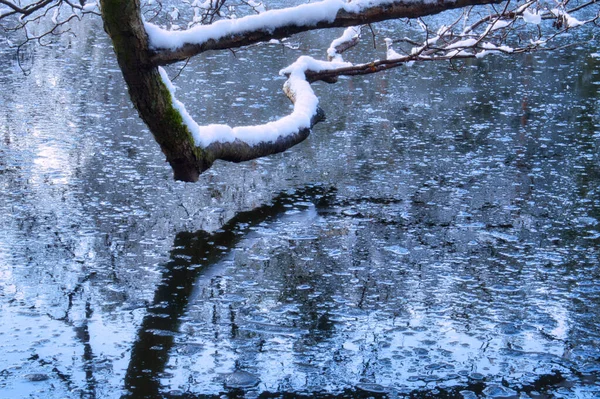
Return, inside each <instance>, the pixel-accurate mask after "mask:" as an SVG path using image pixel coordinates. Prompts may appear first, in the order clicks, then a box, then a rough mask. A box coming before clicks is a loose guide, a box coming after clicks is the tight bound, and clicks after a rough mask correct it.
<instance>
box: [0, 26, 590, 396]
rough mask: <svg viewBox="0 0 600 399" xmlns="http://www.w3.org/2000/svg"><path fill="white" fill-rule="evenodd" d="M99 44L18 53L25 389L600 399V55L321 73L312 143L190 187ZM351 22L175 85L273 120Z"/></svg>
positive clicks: (213, 115)
mask: <svg viewBox="0 0 600 399" xmlns="http://www.w3.org/2000/svg"><path fill="white" fill-rule="evenodd" d="M395 28H397V26H395V25H393V24H390V25H381V26H379V27H378V28H377V29H378V33H379V35H380V37H381V38H383V37H385V36H388V35H392V34H393V32H392V31H391V29H395ZM75 31H76V33H77V37H70V36H69V37H65V38H63V42H61V43H60V45H58V46H50V47H39V46H32V47H29V48H27V51H26V52H24V53H23V54H21V60H20V61H21V64H22V65H23V66H24V67H25V68H26V69H27V70H28V74H26V75H25V74H23V73H22V71H21V70H20V69H19V66H18V63H17V60H16V58H15V57H16V55H15V53H14V50H13V49H10V48H6V47H3V48H0V59H1V60H2V64H3V65H4V68H3V72H2V73H1V74H0V85H1V87H2V88H3V89H2V91H1V92H0V106H1V107H0V109H1V111H0V118H1V121H2V122H1V123H0V139H1V140H0V186H1V187H2V193H1V194H0V226H1V229H0V307H1V312H0V353H2V356H0V397H2V398H29V397H32V398H33V397H35V398H119V397H131V398H142V397H149V398H154V397H169V398H200V397H213V396H214V397H219V396H222V395H227V396H230V397H265V398H267V397H290V398H291V397H331V398H333V397H363V396H364V397H370V396H374V397H381V396H388V397H405V396H410V397H459V398H477V397H489V398H499V397H503V398H506V397H509V398H554V397H556V398H597V397H600V379H599V377H600V283H598V278H599V277H600V260H599V251H598V247H599V245H600V151H599V148H600V96H599V94H598V88H599V87H600V68H599V66H600V58H598V56H597V53H598V48H597V44H596V43H597V42H583V43H584V44H582V45H581V46H579V47H571V48H568V49H563V50H560V51H557V52H553V53H538V54H535V55H525V56H519V57H510V58H509V57H504V56H495V57H488V58H484V59H482V60H477V61H476V62H470V63H462V64H457V65H455V67H456V68H454V69H452V68H449V65H448V64H429V65H415V66H413V67H410V68H401V69H397V70H395V71H391V72H389V73H385V74H380V75H377V76H372V77H367V78H357V79H341V80H340V82H338V83H337V84H335V85H325V84H315V85H314V86H315V90H316V92H317V94H318V95H319V97H320V100H321V104H322V107H323V108H324V110H325V112H326V114H327V120H326V121H325V122H323V123H321V124H319V125H317V126H316V127H315V129H314V131H313V134H312V135H311V137H310V138H309V139H308V140H306V141H305V142H304V143H302V144H300V145H298V146H297V147H295V148H293V149H291V150H290V151H288V152H286V153H284V154H280V155H276V156H271V157H268V158H265V159H261V160H257V161H253V162H248V163H245V164H240V165H235V164H228V163H217V164H216V165H215V166H214V168H212V169H211V170H210V171H208V172H206V173H205V174H204V175H202V176H201V178H200V181H199V182H198V183H196V184H184V183H179V182H174V181H172V178H171V171H170V169H169V168H168V166H167V165H166V164H165V162H164V159H163V156H162V154H161V153H160V150H159V148H158V146H157V145H156V144H155V143H154V142H153V141H152V138H151V135H150V133H149V132H148V131H147V129H146V128H145V126H144V125H143V124H142V122H141V121H140V120H139V118H138V117H137V114H136V112H135V110H134V109H133V107H132V105H131V104H130V102H129V100H128V97H127V94H126V90H125V88H124V83H123V81H122V78H121V76H120V71H119V70H118V67H117V66H116V63H115V60H114V56H113V54H112V50H111V48H110V45H109V42H108V40H107V38H106V37H105V35H104V34H103V32H102V29H101V27H100V25H99V24H86V25H83V26H79V27H75ZM339 33H340V32H339V31H337V30H334V31H328V32H325V33H321V34H318V35H300V36H298V37H296V38H294V39H293V40H292V42H293V44H294V45H297V46H298V47H299V50H294V49H291V48H287V47H282V46H280V45H263V46H256V47H253V48H250V49H246V50H240V51H238V52H236V54H235V55H234V54H231V53H218V54H216V53H210V54H205V55H202V56H200V57H197V59H194V60H193V61H192V62H190V64H189V65H188V66H187V67H186V68H185V69H184V70H183V72H182V73H181V76H180V77H179V78H177V80H176V81H175V83H176V84H177V85H179V86H180V88H181V89H180V93H181V94H180V96H181V99H184V100H185V102H186V104H187V106H188V109H189V110H190V111H191V112H192V114H194V116H196V117H197V118H198V119H200V120H202V121H205V122H206V123H217V122H229V123H232V124H243V123H252V124H256V123H261V122H264V121H268V120H272V119H274V118H276V117H278V116H282V115H284V114H285V113H286V112H288V111H289V109H290V105H289V102H288V101H287V99H286V98H285V96H284V95H283V94H282V93H281V85H282V84H283V78H281V77H279V76H278V75H277V72H278V70H279V69H281V68H283V67H285V66H287V65H288V64H289V63H290V62H291V61H292V60H293V59H295V58H296V57H297V56H298V55H300V54H307V53H308V54H312V55H315V56H319V57H321V53H322V52H323V51H322V50H318V48H319V47H317V50H310V49H309V48H308V44H311V45H314V44H316V45H317V46H320V48H321V49H322V48H326V47H327V43H328V42H329V41H331V40H332V39H333V38H335V37H336V36H337V35H338V34H339ZM366 36H367V35H366ZM383 51H384V48H383V46H379V47H378V48H377V49H376V50H373V49H372V43H371V38H370V37H365V40H364V43H363V44H362V45H361V47H360V48H358V49H356V50H353V52H352V53H351V54H349V55H348V57H349V58H351V59H352V58H355V59H356V60H359V59H365V58H366V57H373V56H374V55H375V56H376V57H381V56H382V54H383ZM367 59H368V58H367ZM177 71H178V70H177V68H172V69H170V70H169V73H170V74H171V76H174V75H175V74H177Z"/></svg>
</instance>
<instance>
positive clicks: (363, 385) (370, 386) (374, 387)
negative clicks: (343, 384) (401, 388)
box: [356, 382, 387, 393]
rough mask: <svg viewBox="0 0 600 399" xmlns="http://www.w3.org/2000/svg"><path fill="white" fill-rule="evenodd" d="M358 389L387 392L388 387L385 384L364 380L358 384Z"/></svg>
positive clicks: (369, 391)
mask: <svg viewBox="0 0 600 399" xmlns="http://www.w3.org/2000/svg"><path fill="white" fill-rule="evenodd" d="M356 389H358V390H359V391H364V392H368V393H386V392H387V389H386V388H385V387H384V386H383V385H379V384H373V383H369V382H364V383H360V384H357V385H356Z"/></svg>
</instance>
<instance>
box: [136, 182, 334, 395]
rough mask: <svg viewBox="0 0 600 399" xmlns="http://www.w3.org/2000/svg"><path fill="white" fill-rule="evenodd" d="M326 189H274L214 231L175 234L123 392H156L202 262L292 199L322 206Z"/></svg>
mask: <svg viewBox="0 0 600 399" xmlns="http://www.w3.org/2000/svg"><path fill="white" fill-rule="evenodd" d="M332 194H333V190H332V189H328V188H325V187H321V186H308V187H306V188H304V189H301V190H296V191H292V192H284V193H281V194H279V195H278V196H277V197H275V199H274V200H273V202H272V203H271V204H269V205H263V206H261V207H258V208H256V209H253V210H250V211H246V212H241V213H238V214H237V215H236V216H235V217H234V218H232V219H231V220H229V222H227V223H226V224H225V225H224V226H223V227H222V228H221V229H219V230H217V231H216V232H214V233H212V234H211V233H207V232H205V231H202V230H200V231H197V232H194V233H190V232H183V233H179V234H178V235H177V237H176V238H175V242H174V244H173V250H172V251H171V254H170V261H169V262H168V263H167V264H166V265H165V270H164V272H163V276H162V282H161V284H159V285H158V288H157V290H156V292H155V295H154V300H153V302H152V305H151V306H150V307H149V308H148V313H147V315H146V316H145V317H144V320H143V322H142V324H141V326H140V328H139V331H138V335H137V339H136V341H135V343H134V345H133V349H132V352H131V360H130V363H129V367H128V369H127V374H126V376H125V388H126V389H127V390H128V391H129V392H128V393H127V394H126V395H125V396H126V397H131V398H150V397H160V395H159V393H160V389H161V383H160V374H161V373H162V372H163V371H164V369H165V366H166V364H167V361H168V360H169V352H170V350H171V348H172V347H173V342H174V336H175V334H176V333H177V331H178V329H179V326H180V324H181V317H182V316H183V315H184V314H185V312H186V307H187V305H188V302H189V299H190V296H191V295H192V292H193V290H194V285H195V282H196V281H197V279H198V278H199V277H201V276H202V275H203V273H204V272H205V270H206V267H207V266H209V265H212V264H215V263H216V262H218V261H219V260H220V259H221V258H222V257H223V256H224V255H225V254H226V253H227V252H228V251H229V250H231V249H233V248H234V247H235V246H236V244H237V243H238V242H239V241H241V240H242V239H243V238H244V237H245V235H246V234H247V233H248V232H249V230H250V229H251V228H252V227H253V226H256V225H258V224H260V223H262V222H265V221H269V220H273V219H276V218H277V217H278V216H280V215H282V214H283V213H284V212H285V211H286V210H288V209H289V208H288V207H289V206H290V205H292V204H293V203H294V202H297V201H311V202H314V203H315V205H316V206H318V207H326V206H327V204H328V199H329V198H330V196H331V195H332Z"/></svg>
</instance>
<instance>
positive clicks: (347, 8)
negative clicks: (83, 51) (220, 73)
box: [146, 0, 501, 65]
mask: <svg viewBox="0 0 600 399" xmlns="http://www.w3.org/2000/svg"><path fill="white" fill-rule="evenodd" d="M500 2H501V0H440V1H437V2H428V1H425V0H422V1H404V0H393V1H392V0H390V2H389V3H378V4H377V5H376V6H372V5H369V2H366V1H361V0H355V1H353V2H349V3H346V2H344V1H342V0H324V1H322V2H318V3H311V4H304V5H302V6H298V7H294V8H288V9H283V10H272V11H267V12H264V13H262V14H258V15H250V16H247V17H244V18H240V19H236V20H222V21H218V22H215V23H213V24H211V25H202V26H197V27H194V28H192V29H188V30H187V31H178V32H168V31H164V30H162V29H160V28H159V27H157V26H155V25H152V24H146V30H147V31H148V35H149V37H150V45H151V50H152V51H153V52H154V54H153V56H152V62H153V63H154V64H155V65H168V64H172V63H175V62H178V61H182V60H185V59H186V58H189V57H192V56H194V55H197V54H200V53H202V52H205V51H208V50H223V49H230V48H237V47H242V46H248V45H250V44H254V43H258V42H264V41H269V40H271V39H282V38H284V37H288V36H291V35H293V34H296V33H300V32H306V31H311V30H316V29H325V28H336V27H349V26H356V25H365V24H370V23H374V22H381V21H385V20H390V19H399V18H416V17H422V16H425V15H432V14H437V13H440V12H442V11H446V10H450V9H455V8H462V7H467V6H472V5H482V4H490V3H500ZM313 9H314V10H313ZM311 12H312V13H314V15H318V16H320V17H319V18H316V19H310V20H308V21H304V22H303V21H302V19H301V18H298V13H302V14H303V15H304V13H306V14H308V13H311Z"/></svg>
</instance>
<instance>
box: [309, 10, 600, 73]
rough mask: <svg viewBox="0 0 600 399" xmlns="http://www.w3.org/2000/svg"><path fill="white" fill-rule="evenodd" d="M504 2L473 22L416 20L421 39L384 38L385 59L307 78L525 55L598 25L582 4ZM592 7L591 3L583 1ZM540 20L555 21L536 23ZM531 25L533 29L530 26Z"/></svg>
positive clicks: (596, 17)
mask: <svg viewBox="0 0 600 399" xmlns="http://www.w3.org/2000/svg"><path fill="white" fill-rule="evenodd" d="M514 3H515V2H512V3H511V2H510V1H508V2H506V3H505V5H504V8H503V10H501V11H499V12H494V13H490V14H488V15H485V16H483V17H480V18H479V19H477V20H475V21H474V22H471V23H469V19H470V17H471V10H465V12H463V14H462V15H461V16H460V17H458V18H457V19H455V20H454V21H453V22H452V23H450V24H449V25H443V26H441V27H439V28H438V29H437V30H434V29H430V27H429V26H427V24H425V23H424V22H423V21H422V20H418V21H417V22H418V24H419V26H420V27H421V29H422V30H423V32H424V33H425V36H426V37H425V40H423V41H418V40H413V39H409V38H401V39H396V40H392V39H390V38H386V39H385V44H386V49H387V51H386V59H384V60H374V61H372V62H367V63H362V64H355V65H350V66H343V67H341V68H332V69H328V70H323V69H320V70H310V69H309V70H306V72H305V74H306V78H307V79H308V81H309V82H314V81H318V80H323V81H326V82H333V81H335V79H336V78H337V77H338V76H342V75H345V76H357V75H367V74H372V73H377V72H381V71H384V70H387V69H392V68H396V67H399V66H401V65H407V66H410V65H412V64H414V63H415V62H424V61H443V60H446V61H452V60H457V59H466V58H482V57H484V56H486V55H488V54H493V53H496V54H499V53H500V54H501V53H504V54H510V53H515V54H518V53H525V52H533V51H538V50H553V49H555V48H556V47H552V43H553V42H554V41H556V39H557V38H559V37H560V36H562V35H564V34H565V33H567V32H568V31H570V30H572V29H573V28H578V27H582V26H585V25H597V23H598V21H599V20H600V12H599V11H598V10H596V11H595V14H591V15H590V13H588V18H587V19H582V20H579V19H576V18H575V17H573V16H572V13H573V12H575V11H578V10H579V9H581V8H583V7H582V6H581V5H580V6H578V7H577V8H575V9H571V10H568V11H567V10H565V9H564V7H563V8H554V9H545V8H544V7H543V6H542V3H540V2H538V1H536V0H534V1H529V2H525V3H521V4H518V3H517V4H516V6H515V8H512V9H511V8H510V6H511V4H514ZM585 4H586V5H587V6H590V5H595V4H596V3H595V2H594V1H591V2H589V3H585ZM543 20H552V21H553V23H552V24H550V23H548V24H546V25H547V26H540V25H541V24H542V21H543ZM528 28H531V29H528ZM394 44H405V45H408V47H406V46H404V47H403V48H401V49H398V50H397V49H395V48H394Z"/></svg>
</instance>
